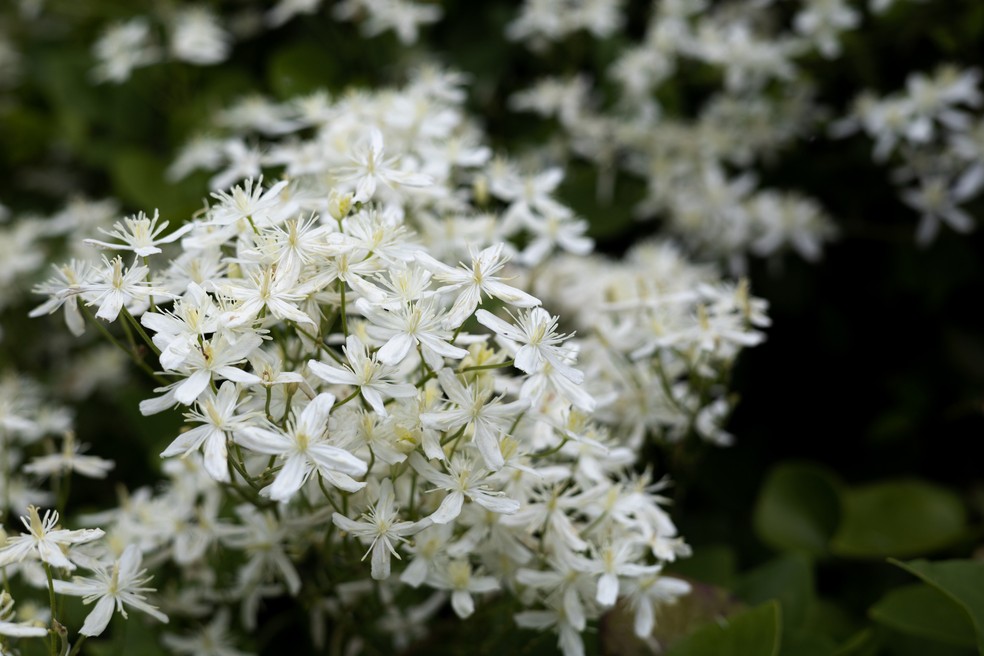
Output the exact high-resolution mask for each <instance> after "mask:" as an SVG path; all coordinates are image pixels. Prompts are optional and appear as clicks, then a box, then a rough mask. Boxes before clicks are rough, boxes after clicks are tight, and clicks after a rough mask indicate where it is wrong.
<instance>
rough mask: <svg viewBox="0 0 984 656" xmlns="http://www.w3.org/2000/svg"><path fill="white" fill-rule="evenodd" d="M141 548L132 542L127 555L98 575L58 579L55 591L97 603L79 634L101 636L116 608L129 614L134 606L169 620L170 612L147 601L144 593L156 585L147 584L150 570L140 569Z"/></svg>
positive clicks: (96, 573) (122, 612)
mask: <svg viewBox="0 0 984 656" xmlns="http://www.w3.org/2000/svg"><path fill="white" fill-rule="evenodd" d="M142 560H143V559H142V557H141V554H140V547H138V546H137V545H135V544H131V545H128V546H127V548H126V549H124V550H123V555H121V556H120V558H119V560H117V561H115V562H114V563H113V564H112V565H108V566H106V567H105V568H103V569H97V570H95V571H94V572H93V573H94V574H95V577H78V576H77V577H75V578H74V579H73V580H72V581H71V582H68V581H55V582H54V584H55V592H57V593H59V594H67V595H72V596H74V597H82V601H83V603H85V604H91V603H92V602H93V601H95V602H96V606H95V608H93V609H92V611H91V612H90V613H89V614H88V615H87V616H86V618H85V623H84V624H83V625H82V628H81V629H79V633H81V634H82V635H85V636H97V635H99V634H101V633H102V632H103V631H105V630H106V626H107V625H108V624H109V620H111V619H112V617H113V609H114V608H115V609H116V610H118V611H119V612H120V614H121V615H123V617H124V619H125V618H126V617H127V614H126V608H124V604H126V605H127V606H132V607H134V608H136V609H137V610H140V611H143V612H145V613H147V614H148V615H150V616H151V617H154V618H155V619H157V620H160V621H161V622H165V623H166V622H167V615H165V614H164V613H162V612H160V611H159V610H157V608H156V607H154V606H151V605H150V604H148V603H147V601H146V597H145V596H144V594H143V593H144V592H153V590H154V589H153V588H147V587H143V586H144V584H145V583H147V582H148V581H150V577H149V576H147V577H145V576H144V574H145V573H146V571H147V570H143V569H140V565H141V562H142Z"/></svg>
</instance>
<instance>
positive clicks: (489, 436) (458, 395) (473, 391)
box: [420, 369, 529, 471]
mask: <svg viewBox="0 0 984 656" xmlns="http://www.w3.org/2000/svg"><path fill="white" fill-rule="evenodd" d="M437 378H438V380H439V381H441V388H442V389H443V390H444V393H445V394H447V396H448V399H450V401H451V402H452V403H453V404H454V406H457V407H454V406H452V407H451V408H449V409H447V410H439V411H437V412H427V413H424V414H422V415H420V420H421V421H422V422H423V424H424V425H425V426H431V427H434V428H439V429H440V430H443V431H449V432H450V431H453V430H455V429H458V428H461V429H462V430H464V429H465V427H467V426H471V427H472V429H473V431H474V437H473V438H472V439H473V440H474V442H475V446H476V447H478V450H479V452H480V453H481V454H482V458H483V459H484V460H485V465H486V466H487V467H488V468H489V469H491V470H493V471H496V470H498V469H500V468H501V467H502V466H503V464H504V460H503V457H502V451H501V450H500V448H499V437H500V435H502V434H503V433H504V432H505V431H506V430H507V427H508V426H509V425H510V424H511V423H512V422H513V421H515V418H516V416H517V415H518V414H519V413H520V411H522V410H525V409H526V408H527V407H529V402H528V401H526V400H525V399H520V400H517V401H513V402H512V403H500V402H499V400H498V399H497V398H496V399H493V398H491V396H492V391H491V390H490V389H488V388H487V387H485V386H483V385H482V384H481V383H480V382H478V381H476V382H475V384H473V385H469V386H468V387H465V386H464V385H463V384H462V383H461V382H460V381H459V380H458V379H457V376H456V375H455V374H454V372H452V371H451V370H450V369H441V370H440V371H439V372H438V373H437Z"/></svg>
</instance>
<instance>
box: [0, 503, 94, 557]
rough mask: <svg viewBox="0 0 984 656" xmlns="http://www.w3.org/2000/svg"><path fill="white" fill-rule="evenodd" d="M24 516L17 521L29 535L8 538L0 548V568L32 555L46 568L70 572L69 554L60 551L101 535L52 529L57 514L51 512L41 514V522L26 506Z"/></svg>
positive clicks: (56, 519)
mask: <svg viewBox="0 0 984 656" xmlns="http://www.w3.org/2000/svg"><path fill="white" fill-rule="evenodd" d="M27 513H28V515H27V517H24V516H22V517H21V518H20V520H21V523H22V524H24V527H25V528H26V529H27V530H28V531H30V532H29V533H23V534H21V535H17V536H14V537H12V538H8V539H7V542H6V544H4V545H3V546H2V547H0V567H5V566H7V565H10V564H12V563H17V562H20V561H22V560H24V558H26V557H27V556H28V555H36V556H37V557H38V558H40V559H41V561H42V562H45V563H48V564H49V565H54V566H55V567H61V568H62V569H68V570H72V569H75V564H74V563H72V561H71V560H70V556H71V553H68V555H66V553H65V552H63V551H62V548H63V547H64V548H68V547H70V546H71V545H73V544H84V543H86V542H92V541H93V540H98V539H99V538H101V537H102V536H103V535H104V533H103V531H102V529H98V528H92V529H88V528H87V529H80V530H77V531H69V530H66V529H60V528H55V526H56V525H57V524H58V513H57V512H55V511H54V510H47V511H45V513H44V518H43V519H42V518H41V516H40V515H38V509H37V508H36V507H35V506H28V507H27Z"/></svg>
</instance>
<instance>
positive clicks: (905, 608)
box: [869, 583, 976, 647]
mask: <svg viewBox="0 0 984 656" xmlns="http://www.w3.org/2000/svg"><path fill="white" fill-rule="evenodd" d="M869 615H871V619H873V620H875V621H876V622H878V623H880V624H884V625H885V626H888V627H890V628H892V629H895V630H896V631H900V632H902V633H907V634H911V635H917V636H921V637H924V638H930V639H933V640H939V641H940V642H945V643H948V644H954V645H958V646H963V647H973V646H974V645H975V644H976V635H975V633H974V625H973V624H972V623H971V621H970V617H969V616H968V615H967V612H966V611H965V610H964V609H963V608H961V607H960V605H959V604H957V603H955V602H954V601H953V600H952V599H950V598H949V597H947V596H946V595H945V594H944V593H943V592H941V591H940V590H938V589H937V588H934V587H932V586H929V585H926V584H925V583H915V584H913V585H907V586H904V587H901V588H897V589H895V590H892V591H890V592H889V593H888V594H886V595H885V596H884V597H882V599H881V600H880V601H879V602H878V603H877V604H875V605H874V606H873V607H872V608H871V610H870V611H869Z"/></svg>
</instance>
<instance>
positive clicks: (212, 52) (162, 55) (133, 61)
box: [0, 0, 441, 84]
mask: <svg viewBox="0 0 984 656" xmlns="http://www.w3.org/2000/svg"><path fill="white" fill-rule="evenodd" d="M241 4H242V5H243V6H241V7H238V8H237V9H236V11H235V12H233V13H232V14H231V15H218V14H216V13H215V12H214V11H213V10H212V9H210V8H206V7H204V6H202V5H201V4H200V3H197V2H187V3H176V6H171V5H168V7H167V8H166V9H165V10H164V11H160V12H156V13H150V14H146V15H135V16H133V17H131V18H129V19H127V20H125V21H120V22H117V23H114V24H112V25H109V26H107V27H106V28H105V29H104V30H103V32H102V35H101V36H100V37H99V39H98V40H97V41H96V43H95V44H94V45H93V55H94V57H95V59H96V66H95V68H94V69H93V77H94V78H95V79H96V80H97V81H99V82H112V83H116V84H119V83H122V82H125V81H126V80H128V79H129V78H130V76H131V75H132V73H133V71H134V70H135V69H138V68H142V67H145V66H150V65H153V64H159V63H162V62H166V61H174V62H184V63H188V64H192V65H195V66H210V65H215V64H219V63H221V62H224V61H226V60H227V59H228V58H229V55H230V53H231V51H232V48H233V45H234V44H235V42H237V41H241V40H246V39H250V38H253V37H255V36H256V35H257V34H258V33H259V32H261V31H263V30H264V29H274V28H278V27H280V26H282V25H284V24H285V23H287V22H289V21H290V20H291V19H293V18H294V17H296V16H298V15H304V14H313V13H315V12H318V11H320V10H321V9H322V7H321V5H322V0H279V2H277V3H276V4H275V5H273V6H272V7H269V6H268V5H269V4H270V3H262V2H255V1H254V2H246V3H241ZM330 13H331V15H332V16H333V17H334V18H336V19H338V20H346V21H352V20H354V21H358V22H359V23H360V25H361V29H362V32H363V34H365V35H366V36H375V35H377V34H380V33H382V32H386V31H393V32H395V33H396V35H397V36H398V38H399V39H400V41H401V42H403V43H404V44H411V43H414V42H416V41H417V38H418V36H419V31H420V28H421V26H424V25H428V24H430V23H434V22H435V21H437V20H439V19H440V17H441V11H440V8H439V7H438V6H436V5H434V4H431V3H427V2H418V1H414V0H346V1H345V2H339V3H336V4H335V5H334V6H333V7H332V11H331V12H330ZM5 59H9V60H10V62H11V64H10V66H13V62H14V61H15V60H13V59H12V58H10V57H7V56H6V55H5V50H4V48H3V41H2V40H0V75H2V70H3V69H2V67H4V66H5V64H6V62H5ZM0 80H2V77H0Z"/></svg>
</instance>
